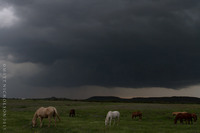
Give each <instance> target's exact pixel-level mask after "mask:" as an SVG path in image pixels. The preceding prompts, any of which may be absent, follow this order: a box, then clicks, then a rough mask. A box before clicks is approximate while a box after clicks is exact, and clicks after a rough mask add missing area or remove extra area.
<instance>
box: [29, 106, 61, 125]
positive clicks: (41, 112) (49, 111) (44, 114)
mask: <svg viewBox="0 0 200 133" xmlns="http://www.w3.org/2000/svg"><path fill="white" fill-rule="evenodd" d="M56 116H57V117H58V119H59V120H60V117H59V115H58V112H57V110H56V108H55V107H47V108H44V107H40V108H39V109H38V110H37V111H36V112H35V114H34V116H33V119H32V124H33V127H35V126H36V124H37V118H39V119H40V127H42V120H43V118H48V119H49V125H48V126H50V124H51V118H52V117H54V120H55V126H56Z"/></svg>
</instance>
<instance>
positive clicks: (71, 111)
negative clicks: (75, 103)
mask: <svg viewBox="0 0 200 133" xmlns="http://www.w3.org/2000/svg"><path fill="white" fill-rule="evenodd" d="M74 116H75V109H71V110H70V111H69V117H74Z"/></svg>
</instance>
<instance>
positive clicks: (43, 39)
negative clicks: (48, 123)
mask: <svg viewBox="0 0 200 133" xmlns="http://www.w3.org/2000/svg"><path fill="white" fill-rule="evenodd" d="M4 63H5V64H6V65H7V95H8V97H34V98H35V97H51V96H56V97H66V98H77V99H81V98H87V97H90V96H94V95H114V96H119V97H137V96H148V97H150V96H174V95H177V96H196V97H200V90H199V87H200V1H199V0H190V1H188V0H165V1H160V0H84V1H83V0H0V64H1V67H2V64H4Z"/></svg>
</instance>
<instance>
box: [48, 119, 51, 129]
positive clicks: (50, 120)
mask: <svg viewBox="0 0 200 133" xmlns="http://www.w3.org/2000/svg"><path fill="white" fill-rule="evenodd" d="M48 119H49V125H48V127H50V124H51V117H50V116H49V117H48Z"/></svg>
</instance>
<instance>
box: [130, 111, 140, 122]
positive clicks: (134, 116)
mask: <svg viewBox="0 0 200 133" xmlns="http://www.w3.org/2000/svg"><path fill="white" fill-rule="evenodd" d="M137 116H138V117H139V119H140V120H141V119H142V113H141V112H140V111H137V112H133V113H132V119H133V118H136V117H137Z"/></svg>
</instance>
